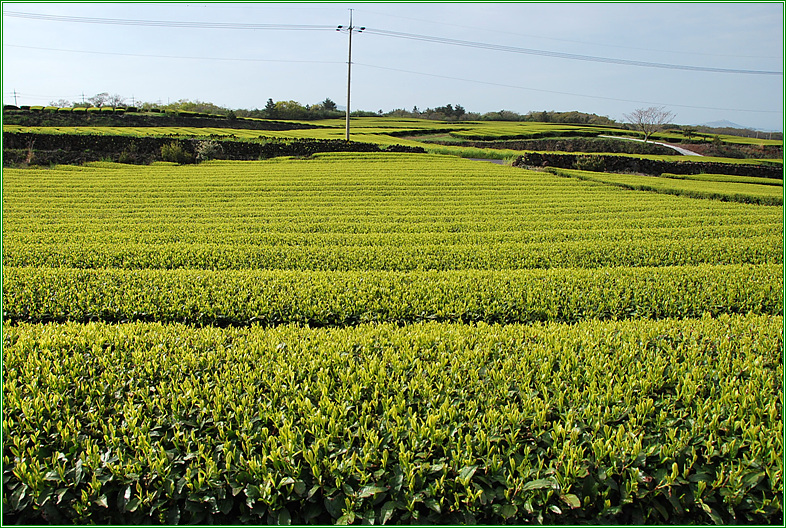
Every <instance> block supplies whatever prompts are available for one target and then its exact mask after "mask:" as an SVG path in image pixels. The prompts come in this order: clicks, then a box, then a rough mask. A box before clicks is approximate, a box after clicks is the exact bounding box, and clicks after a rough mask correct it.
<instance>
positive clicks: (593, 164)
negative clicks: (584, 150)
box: [575, 156, 606, 172]
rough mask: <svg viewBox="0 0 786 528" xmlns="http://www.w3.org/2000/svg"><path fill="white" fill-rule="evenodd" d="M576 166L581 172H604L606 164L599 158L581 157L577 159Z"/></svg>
mask: <svg viewBox="0 0 786 528" xmlns="http://www.w3.org/2000/svg"><path fill="white" fill-rule="evenodd" d="M575 166H576V168H577V169H579V170H584V171H596V172H603V169H604V168H605V166H606V163H605V162H604V161H603V159H602V158H599V157H597V156H579V157H578V158H576V163H575Z"/></svg>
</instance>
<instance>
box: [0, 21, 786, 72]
mask: <svg viewBox="0 0 786 528" xmlns="http://www.w3.org/2000/svg"><path fill="white" fill-rule="evenodd" d="M3 16H10V17H18V18H29V19H36V20H49V21H58V22H77V23H87V24H117V25H127V26H152V27H168V28H196V29H244V30H249V29H267V30H320V31H323V30H333V29H335V26H321V25H292V24H240V23H232V22H178V21H171V20H127V19H117V18H94V17H76V16H65V15H44V14H39V13H23V12H18V11H3ZM365 33H367V34H372V35H378V36H383V37H390V38H398V39H407V40H416V41H421V42H433V43H438V44H447V45H451V46H464V47H470V48H477V49H486V50H492V51H505V52H509V53H523V54H528V55H538V56H542V57H552V58H559V59H571V60H579V61H589V62H601V63H606V64H619V65H623V66H639V67H647V68H662V69H669V70H685V71H697V72H711V73H734V74H748V75H781V76H782V75H783V72H782V71H768V70H749V69H738V68H716V67H709V66H692V65H684V64H667V63H661V62H646V61H637V60H629V59H617V58H613V57H598V56H592V55H580V54H575V53H563V52H558V51H548V50H539V49H531V48H519V47H515V46H503V45H500V44H489V43H484V42H473V41H468V40H459V39H450V38H444V37H434V36H430V35H418V34H414V33H402V32H398V31H388V30H384V29H374V28H369V27H366V28H365Z"/></svg>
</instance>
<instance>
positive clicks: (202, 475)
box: [2, 153, 783, 524]
mask: <svg viewBox="0 0 786 528" xmlns="http://www.w3.org/2000/svg"><path fill="white" fill-rule="evenodd" d="M715 180H721V181H715ZM679 181H680V182H681V180H679ZM691 181H692V182H693V183H690V185H694V184H698V183H697V182H698V180H691ZM611 183H614V182H611ZM617 183H618V182H617ZM711 184H712V186H713V189H715V188H716V187H717V188H723V187H724V185H728V186H732V187H733V188H732V187H730V188H731V191H729V192H739V189H738V188H737V187H738V186H740V185H755V184H756V183H755V180H747V181H745V182H739V181H725V182H724V181H722V178H715V179H714V181H712V182H711ZM675 185H676V184H675ZM680 185H683V186H686V188H688V187H687V185H688V183H684V182H683V183H680ZM735 186H737V187H735ZM775 189H782V186H781V187H777V186H773V185H770V186H769V187H768V191H767V192H775V191H774V190H775ZM767 204H769V205H767ZM2 221H3V240H2V241H3V246H2V251H3V398H4V399H3V438H4V440H3V521H4V523H9V524H10V523H26V524H29V523H66V524H71V523H77V524H82V523H121V524H139V523H165V524H178V523H184V524H185V523H207V522H215V523H265V524H267V523H271V524H290V523H295V524H303V523H306V524H308V523H318V524H396V523H405V524H413V523H414V524H431V523H441V524H445V523H451V524H457V523H486V524H506V523H507V524H525V523H542V524H555V523H557V524H565V523H568V524H597V523H603V524H611V523H651V524H666V523H676V524H713V523H748V524H750V523H762V524H769V523H782V520H783V504H782V497H783V441H782V439H783V418H782V417H783V391H782V381H783V207H782V200H781V201H780V202H777V203H776V202H775V201H774V200H770V201H766V200H765V201H763V202H762V203H741V202H724V201H719V200H714V199H697V198H692V197H690V196H686V195H675V194H659V193H654V192H644V191H640V190H634V189H630V188H625V187H621V186H619V185H614V184H610V182H607V181H601V180H600V179H577V178H568V177H561V176H559V175H556V174H552V173H549V172H535V171H531V170H525V169H519V168H514V167H510V166H502V165H494V164H491V163H486V162H479V161H471V160H467V159H460V158H455V157H451V156H440V155H436V154H405V153H333V154H316V155H314V156H313V157H310V158H308V159H294V158H275V159H270V160H264V161H208V162H204V163H201V164H198V165H183V166H177V165H174V164H161V163H158V164H153V165H149V166H135V165H121V164H115V163H101V162H98V163H91V164H87V165H84V166H54V167H50V168H43V167H38V168H34V167H30V168H23V169H5V170H4V171H3V217H2Z"/></svg>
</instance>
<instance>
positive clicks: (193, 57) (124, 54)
mask: <svg viewBox="0 0 786 528" xmlns="http://www.w3.org/2000/svg"><path fill="white" fill-rule="evenodd" d="M3 47H4V48H20V49H30V50H40V51H55V52H62V53H87V54H90V55H112V56H120V57H140V58H145V59H178V60H179V59H185V60H200V61H235V62H238V61H239V62H285V63H311V64H346V62H341V61H318V60H285V59H254V58H244V57H195V56H184V55H148V54H143V53H121V52H114V51H85V50H72V49H62V48H42V47H38V46H19V45H16V44H3Z"/></svg>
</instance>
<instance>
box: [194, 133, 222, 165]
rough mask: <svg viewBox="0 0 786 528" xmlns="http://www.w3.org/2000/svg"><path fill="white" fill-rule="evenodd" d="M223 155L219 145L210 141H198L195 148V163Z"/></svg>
mask: <svg viewBox="0 0 786 528" xmlns="http://www.w3.org/2000/svg"><path fill="white" fill-rule="evenodd" d="M223 154H224V147H222V146H221V143H219V142H218V141H214V140H212V139H208V140H204V141H200V142H198V143H197V146H196V161H197V163H199V162H201V161H207V160H212V159H216V158H219V157H221V156H222V155H223Z"/></svg>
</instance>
